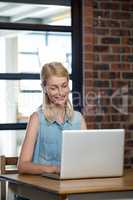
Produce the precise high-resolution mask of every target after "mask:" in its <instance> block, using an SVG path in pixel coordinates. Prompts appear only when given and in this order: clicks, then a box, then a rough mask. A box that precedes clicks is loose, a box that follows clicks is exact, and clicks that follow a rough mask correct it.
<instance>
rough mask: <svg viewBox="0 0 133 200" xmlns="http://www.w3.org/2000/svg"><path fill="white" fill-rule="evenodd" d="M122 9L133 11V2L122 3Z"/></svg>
mask: <svg viewBox="0 0 133 200" xmlns="http://www.w3.org/2000/svg"><path fill="white" fill-rule="evenodd" d="M121 9H122V10H124V11H125V10H126V11H133V4H129V3H124V4H122V5H121Z"/></svg>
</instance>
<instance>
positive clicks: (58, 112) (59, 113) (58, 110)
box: [54, 106, 65, 123]
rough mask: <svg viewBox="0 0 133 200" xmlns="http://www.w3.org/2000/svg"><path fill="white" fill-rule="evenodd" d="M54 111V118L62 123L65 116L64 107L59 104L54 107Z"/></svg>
mask: <svg viewBox="0 0 133 200" xmlns="http://www.w3.org/2000/svg"><path fill="white" fill-rule="evenodd" d="M54 113H55V120H56V121H57V122H59V123H63V122H64V118H65V107H60V106H57V107H55V108H54Z"/></svg>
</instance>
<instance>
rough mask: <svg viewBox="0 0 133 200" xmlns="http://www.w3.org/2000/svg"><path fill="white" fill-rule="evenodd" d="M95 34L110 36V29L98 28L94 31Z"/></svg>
mask: <svg viewBox="0 0 133 200" xmlns="http://www.w3.org/2000/svg"><path fill="white" fill-rule="evenodd" d="M94 34H96V35H108V34H109V29H100V28H97V29H95V30H94Z"/></svg>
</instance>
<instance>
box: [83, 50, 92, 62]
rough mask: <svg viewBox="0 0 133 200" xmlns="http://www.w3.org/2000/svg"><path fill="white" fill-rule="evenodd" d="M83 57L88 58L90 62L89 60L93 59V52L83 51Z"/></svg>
mask: <svg viewBox="0 0 133 200" xmlns="http://www.w3.org/2000/svg"><path fill="white" fill-rule="evenodd" d="M84 58H85V59H86V60H88V61H89V62H91V61H93V54H92V53H87V52H86V53H85V54H84Z"/></svg>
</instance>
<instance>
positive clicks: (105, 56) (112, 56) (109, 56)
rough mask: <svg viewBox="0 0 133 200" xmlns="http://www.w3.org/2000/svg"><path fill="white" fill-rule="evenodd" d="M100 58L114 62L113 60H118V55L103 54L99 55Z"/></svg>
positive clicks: (103, 60)
mask: <svg viewBox="0 0 133 200" xmlns="http://www.w3.org/2000/svg"><path fill="white" fill-rule="evenodd" d="M101 60H102V62H114V61H115V62H119V61H120V56H119V55H108V54H104V55H101Z"/></svg>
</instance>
